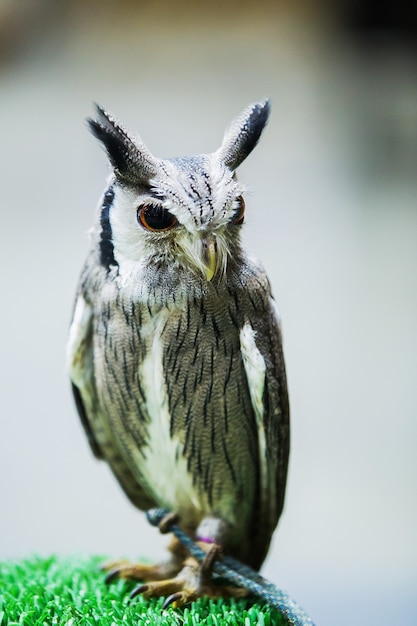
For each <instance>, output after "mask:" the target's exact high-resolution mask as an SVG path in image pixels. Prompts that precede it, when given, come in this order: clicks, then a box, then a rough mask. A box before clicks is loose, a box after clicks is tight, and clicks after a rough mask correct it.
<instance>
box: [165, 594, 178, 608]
mask: <svg viewBox="0 0 417 626" xmlns="http://www.w3.org/2000/svg"><path fill="white" fill-rule="evenodd" d="M181 598H182V593H181V592H180V591H177V592H176V593H172V594H171V595H170V596H168V598H166V600H165V602H164V603H163V605H162V609H167V608H168V607H169V606H172V607H173V608H174V609H175V608H177V604H176V602H177V600H180V599H181Z"/></svg>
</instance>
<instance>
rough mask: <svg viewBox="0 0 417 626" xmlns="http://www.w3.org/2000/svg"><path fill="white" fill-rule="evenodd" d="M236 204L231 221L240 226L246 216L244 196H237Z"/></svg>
mask: <svg viewBox="0 0 417 626" xmlns="http://www.w3.org/2000/svg"><path fill="white" fill-rule="evenodd" d="M236 204H237V206H236V209H235V212H234V214H233V217H232V219H231V220H230V221H231V223H232V224H237V225H238V226H239V225H240V224H243V220H244V218H245V201H244V199H243V196H238V197H237V198H236Z"/></svg>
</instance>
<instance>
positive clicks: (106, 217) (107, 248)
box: [100, 187, 119, 272]
mask: <svg viewBox="0 0 417 626" xmlns="http://www.w3.org/2000/svg"><path fill="white" fill-rule="evenodd" d="M113 200H114V190H113V187H109V189H107V191H106V192H105V194H104V198H103V204H102V206H101V215H100V226H101V233H100V262H101V264H102V265H103V267H105V268H106V270H107V271H108V272H109V271H110V270H111V268H112V267H119V265H118V263H117V261H116V259H115V258H114V246H113V239H112V230H111V224H110V208H111V206H112V204H113Z"/></svg>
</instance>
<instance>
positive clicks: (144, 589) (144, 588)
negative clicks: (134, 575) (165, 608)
mask: <svg viewBox="0 0 417 626" xmlns="http://www.w3.org/2000/svg"><path fill="white" fill-rule="evenodd" d="M148 589H149V585H146V584H145V585H138V586H137V587H135V588H134V589H133V591H132V592H131V593H130V594H129V600H133V598H136V596H138V595H139V594H140V593H146V592H147V591H148Z"/></svg>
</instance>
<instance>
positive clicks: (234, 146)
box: [216, 99, 271, 170]
mask: <svg viewBox="0 0 417 626" xmlns="http://www.w3.org/2000/svg"><path fill="white" fill-rule="evenodd" d="M270 109H271V106H270V103H269V99H267V100H264V101H263V102H258V103H256V104H252V105H250V106H249V107H247V109H245V110H244V111H243V113H242V114H241V115H240V116H239V117H237V118H236V119H235V120H234V121H233V122H232V124H231V126H230V128H229V129H228V130H227V131H226V133H225V135H224V138H223V143H222V145H221V146H220V148H219V149H218V150H217V152H216V154H217V156H218V157H219V159H220V160H221V161H223V163H224V164H225V165H227V167H229V168H230V169H231V170H235V169H236V168H237V167H239V165H240V164H241V163H242V162H243V161H244V160H245V159H246V157H247V156H248V155H249V154H250V153H251V152H252V150H253V149H254V147H255V146H256V144H257V143H258V140H259V137H260V136H261V133H262V131H263V129H264V128H265V125H266V123H267V121H268V117H269V113H270Z"/></svg>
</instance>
